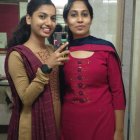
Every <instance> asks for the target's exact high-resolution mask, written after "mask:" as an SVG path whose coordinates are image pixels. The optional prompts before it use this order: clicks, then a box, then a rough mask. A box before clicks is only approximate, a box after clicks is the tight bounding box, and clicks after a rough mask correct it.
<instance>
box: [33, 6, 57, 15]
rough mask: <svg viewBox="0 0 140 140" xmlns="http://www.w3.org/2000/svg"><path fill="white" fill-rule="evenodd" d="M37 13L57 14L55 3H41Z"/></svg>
mask: <svg viewBox="0 0 140 140" xmlns="http://www.w3.org/2000/svg"><path fill="white" fill-rule="evenodd" d="M35 13H46V14H49V15H55V14H56V9H55V7H54V6H53V5H47V4H45V5H41V6H40V7H39V8H38V9H37V10H36V11H35Z"/></svg>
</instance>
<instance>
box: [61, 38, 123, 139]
mask: <svg viewBox="0 0 140 140" xmlns="http://www.w3.org/2000/svg"><path fill="white" fill-rule="evenodd" d="M87 40H88V41H87ZM92 40H93V41H92ZM95 40H96V41H95ZM78 41H79V42H80V44H77V43H75V44H74V45H73V46H70V51H71V52H72V51H78V50H84V51H94V54H93V55H92V56H90V57H88V58H84V59H83V58H82V59H80V58H74V57H72V56H71V55H70V56H69V57H70V60H69V61H68V62H66V63H65V65H64V68H63V70H64V75H65V77H64V78H65V89H64V90H65V95H64V97H63V105H62V118H61V121H62V124H61V125H62V135H61V136H62V140H113V137H114V131H115V113H114V110H124V109H125V98H124V88H123V82H122V76H121V69H120V62H119V59H118V57H117V55H116V52H115V50H114V48H112V47H111V46H110V45H109V44H108V42H106V41H103V40H100V39H99V40H98V42H97V39H96V38H94V37H91V36H89V37H87V38H84V40H81V41H83V43H81V41H80V40H78ZM87 42H88V44H87Z"/></svg>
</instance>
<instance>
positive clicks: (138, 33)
mask: <svg viewBox="0 0 140 140" xmlns="http://www.w3.org/2000/svg"><path fill="white" fill-rule="evenodd" d="M139 7H140V1H139V0H137V1H136V11H135V26H134V44H133V65H132V90H131V100H130V102H131V106H130V107H131V108H130V140H139V139H140V17H139V16H140V8H139Z"/></svg>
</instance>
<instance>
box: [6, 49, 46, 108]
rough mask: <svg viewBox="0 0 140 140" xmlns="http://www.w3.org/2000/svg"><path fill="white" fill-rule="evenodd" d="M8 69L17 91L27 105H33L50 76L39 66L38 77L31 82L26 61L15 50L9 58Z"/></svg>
mask: <svg viewBox="0 0 140 140" xmlns="http://www.w3.org/2000/svg"><path fill="white" fill-rule="evenodd" d="M8 69H9V73H10V75H11V78H12V80H13V82H14V85H15V88H16V90H17V93H18V95H19V97H20V99H21V101H22V103H23V104H24V105H25V106H31V105H32V104H33V102H34V101H35V99H36V98H37V97H38V96H39V95H40V94H41V93H42V91H43V90H44V86H45V85H46V84H48V82H49V76H48V75H46V74H44V73H42V71H41V69H40V68H38V70H37V72H36V77H35V78H34V79H33V80H32V81H31V82H29V78H28V76H27V73H26V70H25V68H24V62H23V60H22V58H21V56H20V55H19V53H18V52H16V51H14V52H12V53H11V54H10V56H9V59H8Z"/></svg>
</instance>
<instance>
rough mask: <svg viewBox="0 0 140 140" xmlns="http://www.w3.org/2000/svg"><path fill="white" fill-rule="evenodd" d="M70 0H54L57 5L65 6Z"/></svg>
mask: <svg viewBox="0 0 140 140" xmlns="http://www.w3.org/2000/svg"><path fill="white" fill-rule="evenodd" d="M67 1H68V0H52V2H53V3H54V5H55V6H56V7H64V5H65V4H66V3H67Z"/></svg>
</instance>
